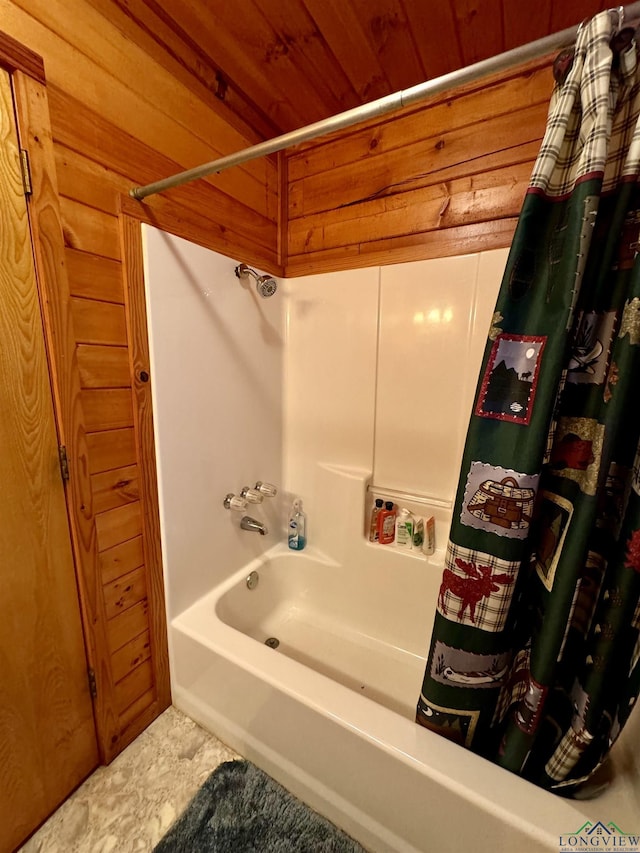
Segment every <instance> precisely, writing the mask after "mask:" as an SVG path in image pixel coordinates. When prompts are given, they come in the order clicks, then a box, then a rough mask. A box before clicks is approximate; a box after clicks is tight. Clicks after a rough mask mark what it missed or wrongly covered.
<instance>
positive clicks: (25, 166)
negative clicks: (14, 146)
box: [20, 148, 33, 195]
mask: <svg viewBox="0 0 640 853" xmlns="http://www.w3.org/2000/svg"><path fill="white" fill-rule="evenodd" d="M20 168H21V169H22V185H23V187H24V194H25V195H31V194H32V193H33V185H32V183H31V166H30V164H29V152H28V151H27V150H26V148H21V149H20Z"/></svg>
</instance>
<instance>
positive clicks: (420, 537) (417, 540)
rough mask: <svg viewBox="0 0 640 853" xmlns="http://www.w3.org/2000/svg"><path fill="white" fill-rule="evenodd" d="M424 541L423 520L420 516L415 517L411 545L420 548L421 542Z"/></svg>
mask: <svg viewBox="0 0 640 853" xmlns="http://www.w3.org/2000/svg"><path fill="white" fill-rule="evenodd" d="M423 542H424V521H423V520H422V519H421V518H416V519H415V524H414V527H413V547H414V548H416V549H417V550H419V551H421V550H422V543H423Z"/></svg>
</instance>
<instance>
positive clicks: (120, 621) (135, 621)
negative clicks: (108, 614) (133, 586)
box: [108, 598, 149, 654]
mask: <svg viewBox="0 0 640 853" xmlns="http://www.w3.org/2000/svg"><path fill="white" fill-rule="evenodd" d="M148 609H149V603H148V601H147V599H146V598H145V599H143V601H140V602H138V604H134V605H133V607H129V608H128V609H127V610H125V611H124V613H119V614H118V615H117V616H115V617H114V618H113V619H110V620H109V623H108V633H109V648H110V650H111V652H112V654H114V653H115V652H117V651H118V650H119V649H121V648H123V646H126V645H127V643H129V642H130V641H131V640H132V639H134V638H135V637H139V636H140V634H144V632H145V631H146V630H147V629H148V626H149V617H148V612H147V611H148Z"/></svg>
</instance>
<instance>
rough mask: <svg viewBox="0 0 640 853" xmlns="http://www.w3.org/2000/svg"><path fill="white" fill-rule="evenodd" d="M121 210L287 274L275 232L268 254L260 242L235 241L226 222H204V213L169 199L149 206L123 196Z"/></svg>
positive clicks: (193, 240) (147, 222) (148, 223)
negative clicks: (196, 211)
mask: <svg viewBox="0 0 640 853" xmlns="http://www.w3.org/2000/svg"><path fill="white" fill-rule="evenodd" d="M120 209H121V211H122V214H123V215H127V216H131V217H133V218H134V219H136V221H138V222H145V223H146V224H147V225H153V226H154V227H155V228H160V229H161V230H162V231H167V232H169V234H175V235H176V236H177V237H182V238H183V239H185V240H190V241H191V242H192V243H197V244H198V245H199V246H204V247H205V248H207V249H212V250H213V251H216V252H220V253H221V254H223V255H227V256H228V257H231V258H234V259H237V260H241V261H243V262H244V263H248V264H250V265H253V266H257V267H259V268H260V269H263V270H266V271H267V272H269V273H271V274H272V275H282V274H283V269H282V266H281V265H280V264H279V263H278V255H277V239H276V235H275V230H274V243H273V244H272V246H273V249H275V251H272V250H269V251H268V252H266V251H265V250H264V249H262V247H261V246H260V245H259V241H252V240H251V239H250V238H249V239H246V240H245V239H239V238H238V236H237V235H236V236H235V237H234V238H231V235H228V233H227V228H226V225H224V220H217V219H215V220H212V219H203V217H202V215H201V214H198V213H195V212H192V211H191V210H190V209H187V208H185V207H182V205H180V204H176V203H175V202H171V201H168V200H165V199H162V200H159V201H153V202H152V203H151V204H148V203H146V202H141V201H136V199H133V198H130V197H129V196H121V198H120Z"/></svg>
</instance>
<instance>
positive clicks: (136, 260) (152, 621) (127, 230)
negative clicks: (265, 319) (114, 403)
mask: <svg viewBox="0 0 640 853" xmlns="http://www.w3.org/2000/svg"><path fill="white" fill-rule="evenodd" d="M120 234H121V239H122V260H123V268H124V280H125V306H126V316H127V329H128V333H129V355H130V359H131V375H132V376H133V377H134V384H133V393H134V398H135V401H136V402H135V405H134V423H135V435H136V445H137V446H136V449H137V454H138V466H139V489H140V501H141V504H142V508H143V513H142V546H143V551H144V561H145V566H146V569H147V572H146V577H147V595H148V599H149V604H150V613H149V630H150V635H151V648H152V658H151V660H152V666H153V673H154V684H155V690H156V691H157V701H158V703H159V705H160V707H161V708H164V707H167V706H168V705H169V704H170V702H171V688H170V683H169V657H168V643H167V621H166V620H167V617H166V609H165V597H164V579H163V569H162V552H161V537H160V510H159V502H158V486H157V482H158V480H157V469H156V455H155V439H154V429H153V409H152V386H151V381H152V379H153V377H152V375H151V365H150V361H151V357H150V353H149V335H148V330H147V309H146V301H145V291H144V264H143V251H142V228H141V225H140V222H139V221H138V220H136V219H133V218H132V217H130V216H126V215H122V216H121V217H120ZM121 511H122V510H112V512H121Z"/></svg>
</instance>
